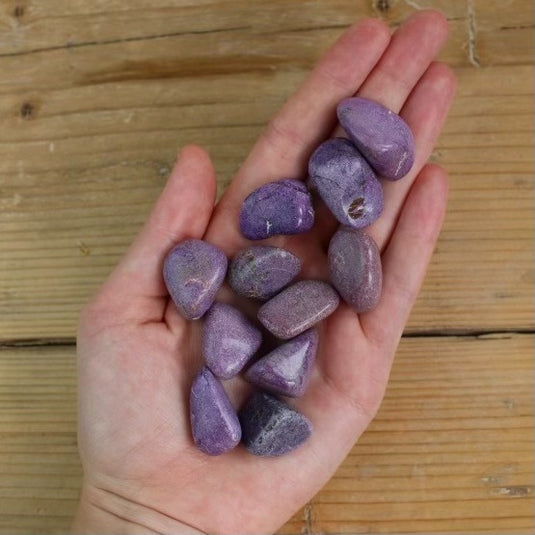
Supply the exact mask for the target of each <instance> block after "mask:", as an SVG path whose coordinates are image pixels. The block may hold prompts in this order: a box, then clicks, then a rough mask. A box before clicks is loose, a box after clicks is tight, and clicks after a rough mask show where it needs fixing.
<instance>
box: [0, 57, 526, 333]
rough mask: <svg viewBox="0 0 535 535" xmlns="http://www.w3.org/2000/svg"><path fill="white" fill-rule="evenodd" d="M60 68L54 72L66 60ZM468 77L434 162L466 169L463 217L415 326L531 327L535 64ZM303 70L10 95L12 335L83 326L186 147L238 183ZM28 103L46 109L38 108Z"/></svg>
mask: <svg viewBox="0 0 535 535" xmlns="http://www.w3.org/2000/svg"><path fill="white" fill-rule="evenodd" d="M98 57H99V56H98V55H97V56H95V57H94V58H93V60H92V61H98ZM47 69H48V71H50V72H54V70H55V74H54V75H52V74H50V77H51V79H52V78H54V77H55V76H56V75H58V76H59V75H61V73H62V69H63V67H62V65H61V62H56V63H55V64H54V63H52V64H51V65H50V64H49V65H47ZM36 72H38V73H40V74H39V76H45V74H46V72H45V69H38V68H37V70H36ZM457 73H458V75H459V81H460V86H459V91H458V97H457V99H456V101H455V104H454V106H453V109H452V114H451V116H450V118H449V120H448V123H447V125H446V128H445V131H444V134H443V136H442V138H441V140H440V142H439V144H438V146H437V149H436V151H435V153H434V154H433V157H432V160H434V161H436V162H439V163H441V164H443V165H444V166H445V167H446V168H447V169H449V171H450V173H451V195H450V199H451V200H450V205H449V213H448V217H447V221H446V225H445V228H444V231H443V234H442V237H441V240H440V242H439V246H438V249H437V252H436V254H435V256H434V258H433V262H432V265H431V268H430V272H429V275H428V278H427V280H426V283H425V286H424V289H423V293H422V296H421V298H420V299H419V301H418V304H417V306H416V309H415V310H414V313H413V316H412V318H411V321H410V323H409V326H408V330H409V331H411V332H415V331H421V330H424V331H425V330H433V331H444V330H451V331H465V330H469V329H478V330H504V329H530V328H532V327H533V314H532V300H531V292H532V283H533V265H532V254H531V251H532V244H533V218H532V213H533V194H532V191H533V181H532V173H533V154H532V150H531V148H530V147H531V143H532V132H533V125H532V122H531V117H532V115H533V85H532V76H533V70H532V67H530V66H502V67H493V68H480V69H476V68H473V67H470V68H464V69H458V70H457ZM46 76H49V74H46ZM302 76H304V71H300V72H298V73H296V72H294V71H285V72H280V71H275V72H273V73H262V74H254V75H252V74H243V75H234V74H228V75H227V74H222V75H217V76H215V77H214V78H213V79H211V81H210V83H205V84H203V83H199V81H198V79H196V78H195V77H194V78H192V79H189V78H188V79H173V80H161V79H156V80H147V81H140V80H132V81H128V82H117V83H113V84H106V83H104V84H94V85H89V86H77V87H70V88H64V89H54V90H46V89H43V90H42V91H40V92H39V98H37V96H36V95H35V96H36V98H35V99H29V100H28V99H26V98H22V99H21V98H20V96H19V95H17V94H7V95H3V96H0V116H1V117H2V120H3V122H4V124H5V128H4V129H3V131H2V132H1V133H0V206H1V207H2V211H1V212H0V318H1V319H0V339H4V340H6V339H17V338H42V337H53V338H57V337H72V336H73V334H74V332H75V324H76V317H77V313H78V310H79V308H80V307H81V305H82V304H83V303H84V302H85V301H86V300H87V299H88V296H89V295H90V294H91V292H92V291H93V290H94V288H95V287H96V286H97V285H98V284H99V283H100V282H101V281H102V280H103V278H104V277H105V276H106V274H107V273H108V272H109V271H110V269H111V268H112V267H113V265H114V264H115V263H116V261H117V260H118V258H119V257H120V255H121V254H122V252H123V251H124V250H125V249H126V247H127V246H128V243H129V242H130V240H131V239H132V237H133V236H134V235H135V233H136V232H137V229H138V228H139V226H140V225H141V223H142V221H143V219H144V217H145V215H146V214H147V212H148V210H149V207H150V205H151V203H152V202H153V200H154V199H155V198H156V196H157V194H158V192H159V191H160V189H161V187H162V185H163V183H164V181H165V176H166V174H167V172H168V170H169V165H170V162H172V160H173V158H174V154H175V151H176V147H177V146H179V145H182V144H184V143H187V142H197V143H201V144H203V145H206V146H207V147H208V148H209V150H210V151H211V153H212V156H213V158H214V161H215V164H216V168H217V169H218V171H219V177H220V188H221V189H222V188H223V187H224V185H225V184H226V183H227V182H228V180H230V178H231V176H232V173H233V172H234V170H235V169H236V168H237V167H238V165H239V162H240V160H241V159H242V158H243V157H244V156H245V154H246V153H247V151H248V149H249V148H250V146H251V143H252V141H251V140H253V139H254V138H255V137H256V136H257V135H258V134H259V132H260V131H261V129H262V127H263V125H264V124H265V123H266V121H267V120H268V119H269V117H270V115H271V114H272V113H273V112H274V111H275V110H276V108H277V107H278V106H279V105H280V103H281V102H282V101H283V100H284V98H285V97H286V96H287V95H288V94H289V93H290V92H291V90H292V89H293V87H295V86H296V85H297V83H298V81H299V80H300V79H301V78H302ZM110 91H112V93H110ZM26 100H28V101H29V102H34V103H35V104H34V106H35V115H34V116H32V117H31V118H27V119H23V118H22V117H21V116H20V113H19V111H20V107H21V102H23V101H26ZM17 114H18V115H17Z"/></svg>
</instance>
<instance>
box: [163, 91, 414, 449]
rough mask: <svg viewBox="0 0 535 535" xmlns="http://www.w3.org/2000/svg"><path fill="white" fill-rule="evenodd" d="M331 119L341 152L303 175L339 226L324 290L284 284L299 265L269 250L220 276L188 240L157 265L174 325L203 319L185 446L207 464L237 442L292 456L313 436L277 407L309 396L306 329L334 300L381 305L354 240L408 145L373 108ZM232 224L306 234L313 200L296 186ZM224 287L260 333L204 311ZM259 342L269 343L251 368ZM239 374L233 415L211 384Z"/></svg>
mask: <svg viewBox="0 0 535 535" xmlns="http://www.w3.org/2000/svg"><path fill="white" fill-rule="evenodd" d="M337 111H338V119H339V121H340V123H341V125H342V127H343V128H344V130H345V131H346V133H347V135H348V137H349V140H348V139H345V138H334V139H330V140H328V141H325V142H324V143H322V144H321V145H320V146H319V147H318V148H317V149H316V151H315V152H314V153H313V155H312V157H311V159H310V161H309V168H308V172H309V176H310V183H311V185H312V187H313V188H314V189H315V190H316V191H317V192H318V193H319V195H320V197H321V198H322V199H323V201H324V203H325V204H326V205H327V207H328V208H329V210H330V211H331V212H332V214H333V215H334V217H335V218H336V219H337V220H338V221H339V222H340V223H341V224H342V226H341V227H340V228H339V230H338V231H337V232H336V233H335V234H334V235H333V237H332V239H331V241H330V244H329V249H328V265H329V274H330V281H331V284H332V286H331V285H330V284H327V283H326V282H323V281H319V280H300V281H298V282H294V283H293V284H292V282H293V281H294V280H295V279H296V277H297V276H298V275H299V272H300V270H301V262H300V260H299V258H297V257H296V256H295V255H294V254H292V253H291V252H290V251H287V250H285V249H282V248H279V247H272V246H269V245H250V246H248V247H247V248H245V249H243V250H242V251H240V252H238V254H237V255H236V256H234V258H233V259H232V261H231V263H230V266H228V261H227V258H226V256H225V255H224V254H223V252H222V251H220V250H219V249H218V248H217V247H215V246H214V245H211V244H209V243H207V242H204V241H201V240H195V239H191V240H186V241H184V242H182V243H180V244H178V245H177V246H176V247H174V248H173V249H172V250H171V251H170V252H169V254H168V256H167V258H166V260H165V263H164V273H163V274H164V280H165V283H166V285H167V288H168V290H169V293H170V295H171V298H172V299H173V301H174V303H175V305H176V307H177V309H178V311H179V312H180V314H181V315H182V316H183V317H184V318H186V319H188V320H195V319H199V318H201V317H203V318H204V324H203V338H202V354H203V358H204V367H203V368H202V369H201V371H200V372H199V374H198V375H197V376H196V377H195V379H194V381H193V385H192V387H191V394H190V421H191V429H192V434H193V440H194V442H195V444H196V445H197V446H198V447H199V448H200V449H201V450H202V451H204V452H205V453H207V454H209V455H220V454H222V453H224V452H226V451H229V450H231V449H232V448H234V447H235V446H236V445H237V444H238V443H239V442H240V441H242V442H243V444H244V445H245V447H246V448H247V449H248V450H249V451H250V452H251V453H253V454H255V455H261V456H278V455H282V454H284V453H287V452H289V451H292V450H294V449H295V448H297V447H298V446H299V445H301V444H302V443H303V442H304V441H305V440H306V439H307V438H308V437H309V436H310V434H311V432H312V425H311V423H310V421H309V420H308V419H307V418H306V417H305V416H304V415H302V414H301V413H299V412H298V411H296V410H294V409H292V408H291V407H290V406H289V405H287V404H286V403H285V402H284V401H283V400H282V399H280V396H287V397H299V396H302V395H303V394H304V392H305V390H306V388H307V384H308V382H309V380H310V377H311V373H312V368H313V364H314V360H315V357H316V351H317V348H318V331H317V330H316V328H315V325H316V324H318V323H319V322H320V321H322V320H323V319H325V318H326V317H327V316H329V315H330V314H332V313H333V312H334V311H335V310H336V308H337V307H338V305H339V302H340V297H341V298H342V299H343V300H344V301H345V302H346V303H347V304H348V305H350V306H351V307H352V308H353V309H354V310H355V311H356V312H358V313H363V312H367V311H369V310H371V309H373V308H374V307H375V306H376V305H377V303H378V301H379V298H380V296H381V285H382V269H381V259H380V253H379V249H378V247H377V245H376V244H375V242H374V241H373V239H372V238H371V237H369V236H368V235H367V234H366V233H365V232H363V230H362V229H363V228H364V227H366V226H368V225H370V224H371V223H373V222H374V221H375V220H376V219H377V218H378V217H379V216H380V214H381V212H382V209H383V190H382V186H381V183H380V182H379V180H378V178H377V177H378V176H381V177H383V178H385V179H388V180H397V179H399V178H402V177H403V176H404V175H406V174H407V173H408V172H409V170H410V169H411V167H412V165H413V161H414V140H413V136H412V133H411V131H410V129H409V127H408V125H407V124H406V123H405V122H404V121H403V120H402V119H401V118H400V117H399V116H398V115H396V114H395V113H394V112H392V111H390V110H388V109H387V108H385V107H383V106H381V105H380V104H378V103H376V102H374V101H371V100H367V99H364V98H359V97H354V98H348V99H345V100H343V101H342V102H341V103H340V104H339V105H338V110H337ZM239 224H240V229H241V232H242V234H243V235H244V236H245V237H246V238H247V239H249V240H263V239H266V238H270V237H271V236H275V235H280V234H284V235H291V234H301V233H304V232H307V231H308V230H310V229H311V228H312V226H313V224H314V209H313V205H312V197H311V194H310V192H309V191H308V189H307V187H306V185H305V183H304V182H302V181H299V180H293V179H283V180H277V181H275V182H270V183H268V184H265V185H263V186H262V187H260V188H258V189H256V190H255V191H253V192H252V193H251V194H250V195H249V196H248V197H247V198H246V199H245V201H244V203H243V206H242V210H241V214H240V221H239ZM227 268H228V269H227ZM225 277H227V279H228V283H229V285H230V287H231V288H232V289H233V290H234V292H235V293H236V294H238V295H239V296H242V297H246V298H249V299H253V300H256V301H264V303H263V304H262V305H261V306H260V308H259V310H258V313H257V319H258V321H259V322H260V324H261V325H262V326H263V328H264V329H265V330H264V331H262V330H261V328H259V326H257V325H255V324H254V323H253V322H252V321H251V320H250V319H249V317H248V316H246V315H245V314H244V313H243V312H242V311H240V310H238V309H237V308H236V307H234V306H231V305H229V304H226V303H222V302H214V300H215V297H216V294H217V292H218V290H219V289H220V287H221V286H222V284H223V282H224V280H225ZM266 331H267V332H269V333H271V335H273V336H274V337H275V338H276V339H278V340H279V343H278V345H277V346H276V347H275V349H273V350H271V351H269V352H267V354H263V355H260V358H256V357H258V356H259V355H258V353H259V352H260V350H261V346H262V342H263V332H264V333H265V332H266ZM242 370H245V373H244V375H243V377H244V378H245V380H246V381H248V382H249V383H251V384H252V385H254V386H255V387H256V391H255V392H254V393H253V394H252V395H251V396H250V397H249V399H248V400H247V401H246V402H245V405H244V406H243V408H242V409H241V410H240V411H239V413H237V412H236V411H235V409H234V407H233V406H232V403H231V401H230V400H229V398H228V396H227V394H226V392H225V390H224V388H223V385H222V382H221V380H222V379H230V378H232V377H235V376H236V375H238V374H239V373H240V372H242Z"/></svg>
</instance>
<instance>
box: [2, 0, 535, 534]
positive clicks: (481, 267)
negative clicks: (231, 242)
mask: <svg viewBox="0 0 535 535" xmlns="http://www.w3.org/2000/svg"><path fill="white" fill-rule="evenodd" d="M423 7H435V8H439V9H441V10H442V11H443V12H444V13H446V15H447V17H448V19H449V20H450V23H451V27H452V36H451V39H450V42H449V44H448V46H447V47H446V49H445V50H444V52H443V54H442V56H441V59H443V60H444V61H447V62H448V63H449V64H450V65H452V66H453V68H454V69H455V71H456V73H457V75H458V78H459V89H458V94H457V98H456V101H455V103H454V106H453V109H452V112H451V115H450V117H449V119H448V122H447V124H446V127H445V130H444V133H443V135H442V137H441V139H440V141H439V143H438V146H437V148H436V150H435V152H434V154H433V156H432V160H433V161H437V162H440V163H441V164H443V165H444V166H445V167H446V168H447V169H448V170H449V172H450V175H451V194H450V203H449V209H448V216H447V220H446V223H445V227H444V230H443V233H442V235H441V238H440V241H439V244H438V247H437V251H436V253H435V255H434V257H433V261H432V265H431V267H430V270H429V274H428V277H427V280H426V282H425V285H424V288H423V291H422V294H421V296H420V298H419V300H418V303H417V305H416V307H415V310H414V312H413V314H412V316H411V319H410V322H409V325H408V326H407V330H406V335H405V337H404V339H403V341H402V344H401V347H400V350H399V354H398V358H397V361H396V364H395V368H394V372H393V377H392V380H391V382H390V385H389V389H388V393H387V396H386V399H385V401H384V403H383V406H382V409H381V411H380V414H379V416H378V418H377V419H376V421H375V422H374V423H373V424H372V426H371V427H370V429H369V430H368V431H367V432H366V433H365V434H364V435H363V437H362V438H361V440H360V441H359V443H358V444H357V445H356V446H355V448H354V450H353V452H352V453H351V455H350V456H349V457H348V459H347V460H346V462H345V463H344V464H343V465H342V467H341V468H340V469H339V471H338V472H337V474H336V475H335V477H334V478H333V479H332V481H331V482H330V483H329V484H328V485H327V486H326V487H325V489H324V490H322V491H321V492H320V493H319V494H318V495H317V496H316V497H315V498H314V499H313V500H312V501H311V503H310V504H309V505H308V506H307V507H306V508H305V509H304V510H303V511H300V512H299V513H298V514H297V515H296V516H295V517H294V518H293V519H292V520H291V521H290V522H289V523H288V524H287V525H286V526H285V527H284V528H283V530H282V532H284V533H338V532H346V533H355V532H356V533H379V532H383V533H384V532H387V533H388V532H390V533H401V532H403V533H416V532H420V533H433V532H447V533H450V532H451V533H453V532H464V533H532V532H533V531H534V530H535V525H534V519H533V505H534V504H533V454H532V450H533V413H532V404H533V360H532V356H533V349H534V339H533V333H534V317H533V208H534V206H533V204H534V203H533V111H534V104H533V102H534V101H533V93H534V88H533V74H534V70H533V65H532V63H533V45H534V38H533V37H534V33H533V24H534V19H533V5H532V2H531V1H529V0H507V1H505V0H466V1H465V0H389V1H388V0H381V1H372V0H316V1H305V0H301V1H297V0H272V1H270V2H263V1H260V0H227V1H221V0H210V1H208V0H165V1H164V0H128V1H127V0H107V1H106V2H104V1H101V0H93V1H87V0H47V1H41V2H37V1H32V0H5V1H3V2H1V3H0V72H1V75H0V120H1V124H2V128H1V129H0V422H1V423H0V533H30V532H32V533H56V532H58V531H65V530H66V529H67V528H68V526H69V522H70V516H71V514H72V512H73V509H74V505H75V502H76V498H77V495H78V491H79V485H80V475H81V469H80V464H79V460H78V456H77V453H76V436H75V426H76V421H75V420H76V414H75V390H76V381H75V375H74V351H75V349H74V333H75V325H76V318H77V314H78V311H79V309H80V307H81V305H82V304H83V303H84V302H85V301H86V300H87V299H88V297H89V295H90V294H91V292H92V291H93V290H94V289H95V288H96V286H97V285H98V284H99V282H100V281H102V279H103V278H104V277H105V276H106V274H107V273H109V271H110V269H111V268H112V267H113V265H114V264H115V262H116V261H117V259H118V258H119V257H120V256H121V255H122V253H123V252H124V250H125V248H126V247H127V246H128V244H129V242H130V240H131V239H132V237H133V236H134V235H135V233H136V232H137V230H138V229H139V226H140V225H141V223H142V221H143V219H144V217H145V216H146V214H147V212H148V210H149V208H150V206H151V204H152V202H153V201H154V199H155V198H156V196H157V195H158V192H159V191H160V190H161V187H162V185H163V183H164V181H165V178H166V175H167V173H168V171H169V168H170V164H171V163H172V161H173V160H174V157H175V154H176V151H177V148H178V147H179V146H181V145H183V144H185V143H189V142H196V143H200V144H203V145H205V146H206V147H207V148H208V149H209V150H210V152H211V154H212V156H213V159H214V162H215V166H216V169H217V171H218V174H219V185H220V191H222V190H223V189H224V187H225V185H226V184H227V183H228V182H229V180H231V178H232V175H233V173H234V172H235V170H236V169H237V167H238V166H239V164H240V162H241V161H242V160H243V158H244V157H245V155H246V154H247V152H248V150H249V148H250V146H251V144H252V143H253V141H254V139H255V137H256V136H257V135H258V133H259V132H260V131H261V130H262V128H263V127H264V126H265V124H266V122H267V120H268V119H269V117H270V116H271V115H272V114H273V112H274V111H275V110H276V109H277V108H278V107H279V106H280V104H281V103H282V102H284V100H285V99H286V98H287V97H288V95H289V94H290V93H291V92H292V91H293V89H295V88H296V87H297V85H298V84H299V82H300V81H301V80H302V79H303V78H304V76H305V75H306V73H307V71H308V70H309V69H310V68H311V67H312V65H313V64H314V62H315V60H316V59H317V58H318V57H319V56H320V55H321V53H322V52H323V51H324V50H326V48H327V47H328V46H329V44H330V43H332V42H333V41H334V39H335V38H336V37H337V36H338V35H339V33H340V32H341V31H342V30H343V29H344V28H345V27H346V26H348V25H349V24H351V23H352V22H353V21H354V20H355V19H357V18H359V17H362V16H370V15H372V16H378V17H381V18H383V19H385V20H386V21H387V22H388V23H389V24H390V25H391V26H392V27H393V28H394V27H395V26H397V25H398V24H399V23H400V22H401V20H403V19H404V18H405V17H406V16H407V15H409V14H410V13H411V12H413V11H414V10H416V9H420V8H423Z"/></svg>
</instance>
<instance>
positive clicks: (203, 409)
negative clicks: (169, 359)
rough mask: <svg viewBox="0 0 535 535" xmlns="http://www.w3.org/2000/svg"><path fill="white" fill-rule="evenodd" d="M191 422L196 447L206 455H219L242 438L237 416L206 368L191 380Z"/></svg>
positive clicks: (222, 390) (223, 391)
mask: <svg viewBox="0 0 535 535" xmlns="http://www.w3.org/2000/svg"><path fill="white" fill-rule="evenodd" d="M190 423H191V431H192V434H193V441H194V442H195V444H196V445H197V446H198V447H199V448H200V449H201V450H202V451H204V452H205V453H207V454H208V455H221V454H222V453H225V452H226V451H229V450H231V449H232V448H234V447H235V446H236V445H237V444H238V442H239V441H240V438H241V427H240V421H239V420H238V415H237V414H236V411H235V410H234V407H233V406H232V404H231V403H230V400H229V398H228V396H227V394H226V392H225V390H224V389H223V387H222V386H221V383H220V382H219V381H218V379H216V377H215V376H214V375H213V373H212V372H211V371H210V370H209V369H208V368H206V367H205V368H203V369H202V370H201V371H200V373H199V375H197V377H196V378H195V380H194V381H193V385H192V387H191V393H190Z"/></svg>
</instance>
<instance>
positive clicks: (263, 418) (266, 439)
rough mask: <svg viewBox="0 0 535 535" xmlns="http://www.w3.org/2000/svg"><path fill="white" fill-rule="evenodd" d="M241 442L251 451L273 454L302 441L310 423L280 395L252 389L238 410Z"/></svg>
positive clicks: (280, 453) (307, 433)
mask: <svg viewBox="0 0 535 535" xmlns="http://www.w3.org/2000/svg"><path fill="white" fill-rule="evenodd" d="M239 418H240V422H241V426H242V442H243V444H244V445H245V447H246V448H247V449H248V450H249V451H250V452H251V453H253V454H254V455H260V456H262V457H276V456H279V455H283V454H285V453H288V452H290V451H292V450H294V449H296V448H297V447H298V446H300V445H301V444H303V442H305V441H306V439H307V438H308V437H309V436H310V434H311V433H312V424H311V423H310V421H309V420H308V418H306V417H305V416H303V415H302V414H301V413H299V412H297V411H295V410H293V409H291V408H290V407H288V405H286V404H285V403H283V402H282V401H280V400H279V399H277V398H275V397H273V396H271V395H269V394H266V393H265V392H255V393H254V394H253V395H252V396H251V397H250V398H249V399H248V400H247V402H246V404H245V406H244V407H243V409H242V410H241V411H240V413H239Z"/></svg>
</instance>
